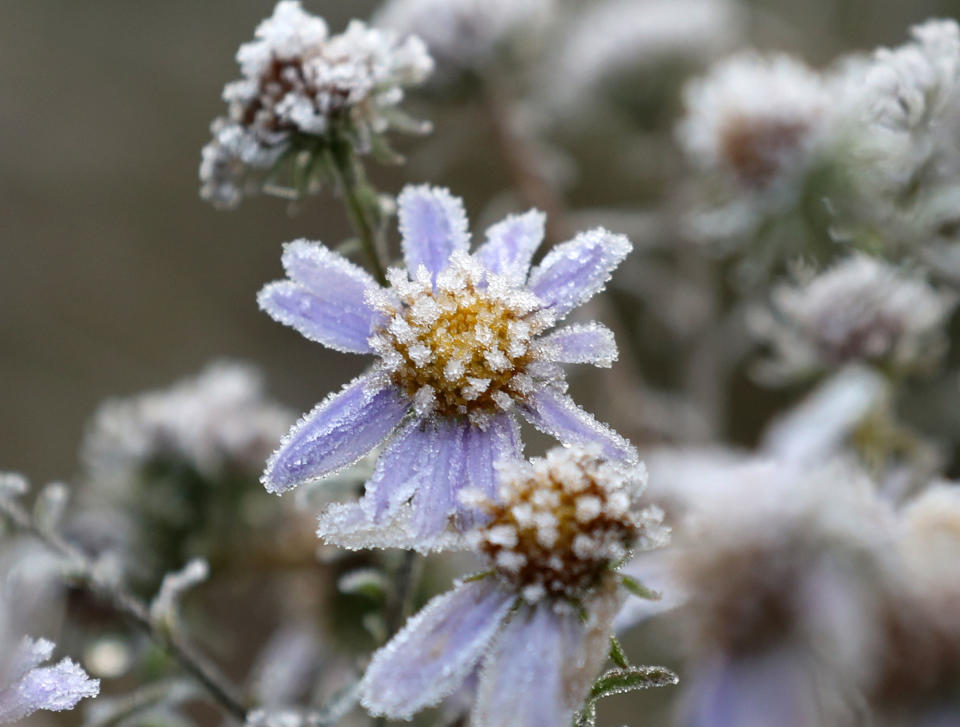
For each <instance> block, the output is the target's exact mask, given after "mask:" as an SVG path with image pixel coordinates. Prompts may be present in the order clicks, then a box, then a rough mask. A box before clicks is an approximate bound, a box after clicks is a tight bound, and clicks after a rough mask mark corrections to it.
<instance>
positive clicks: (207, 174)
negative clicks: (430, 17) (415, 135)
mask: <svg viewBox="0 0 960 727" xmlns="http://www.w3.org/2000/svg"><path fill="white" fill-rule="evenodd" d="M255 35H256V39H255V40H254V41H252V42H249V43H245V44H244V45H242V46H241V47H240V50H239V51H238V52H237V61H238V63H239V64H240V70H241V72H242V73H243V79H242V80H239V81H234V82H232V83H228V84H227V85H226V87H225V88H224V91H223V98H224V100H225V101H226V102H227V104H228V107H229V112H228V115H227V117H225V118H220V119H217V120H216V121H214V123H213V126H212V132H213V141H211V142H210V144H208V145H207V146H206V147H205V148H204V150H203V160H202V163H201V165H200V181H201V183H202V185H203V186H202V190H201V193H202V195H203V196H204V197H205V198H207V199H209V200H210V201H211V202H213V203H215V204H217V205H220V206H224V207H232V206H235V205H236V204H237V203H238V202H239V201H240V199H241V198H242V197H243V195H244V194H246V193H248V192H250V191H253V190H254V189H256V188H257V187H258V186H259V185H261V184H262V181H263V180H262V179H259V178H258V175H257V174H252V175H251V174H250V172H260V175H259V176H261V177H262V176H265V175H267V173H268V172H269V171H270V170H271V168H272V167H274V166H275V165H276V164H277V163H278V162H280V161H281V159H283V158H284V157H286V156H289V155H291V154H296V153H299V152H304V153H306V154H307V155H308V156H309V157H310V158H311V159H313V157H314V156H316V155H317V154H319V153H320V152H321V151H322V150H323V149H324V148H329V147H330V145H331V143H332V141H333V139H334V137H335V136H336V135H340V136H341V137H343V138H345V139H347V140H349V142H350V143H352V144H353V145H354V147H355V150H356V151H358V152H361V153H364V152H368V151H370V150H371V148H372V147H373V145H374V143H375V138H376V137H378V136H380V135H382V134H383V133H384V132H386V131H388V130H389V129H390V128H391V127H396V128H401V129H405V130H413V129H415V128H416V126H417V125H416V124H413V123H412V122H411V121H410V119H408V118H407V117H405V116H404V115H403V114H402V113H401V112H399V110H398V109H397V108H396V107H397V105H398V104H399V103H400V102H401V101H402V100H403V96H404V92H403V89H404V88H405V87H407V86H412V85H416V84H418V83H420V82H422V81H423V80H424V79H425V78H426V77H427V76H428V75H429V74H430V72H431V70H432V69H433V61H432V60H431V58H430V56H429V55H428V54H427V51H426V48H425V47H424V45H423V43H422V42H421V41H420V40H419V39H418V38H416V37H407V38H405V39H403V40H401V39H400V38H399V37H398V36H396V35H395V34H393V33H391V32H387V31H382V30H377V29H373V28H368V27H367V26H366V25H365V24H364V23H363V22H361V21H358V20H354V21H351V23H350V24H349V25H348V26H347V29H346V30H345V31H344V32H343V33H341V34H340V35H333V36H331V35H329V34H328V32H327V24H326V23H325V22H324V21H323V19H322V18H319V17H316V16H313V15H310V14H309V13H307V12H305V11H304V10H303V9H302V8H301V6H300V3H299V2H297V1H296V0H282V1H281V2H279V3H278V4H277V6H276V8H275V9H274V13H273V15H272V16H271V17H270V18H267V19H266V20H264V21H263V22H262V23H260V25H259V26H258V27H257V30H256V34H255Z"/></svg>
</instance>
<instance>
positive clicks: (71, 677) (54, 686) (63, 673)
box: [0, 637, 100, 724]
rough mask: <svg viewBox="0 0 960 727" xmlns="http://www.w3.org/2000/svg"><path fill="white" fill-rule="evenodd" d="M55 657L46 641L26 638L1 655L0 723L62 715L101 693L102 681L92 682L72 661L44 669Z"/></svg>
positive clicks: (93, 680) (61, 662)
mask: <svg viewBox="0 0 960 727" xmlns="http://www.w3.org/2000/svg"><path fill="white" fill-rule="evenodd" d="M52 656H53V644H52V643H51V642H49V641H47V640H46V639H36V640H34V639H31V638H28V637H25V638H24V639H23V640H22V641H21V642H20V644H19V645H18V646H16V647H14V648H13V650H12V651H5V653H4V654H3V655H0V724H8V723H12V722H18V721H19V720H21V719H24V718H26V717H28V716H29V715H31V714H33V713H34V712H37V711H39V710H49V711H51V712H62V711H64V710H67V709H73V708H74V707H75V706H76V705H77V703H78V702H80V700H82V699H88V698H90V697H96V696H97V694H99V693H100V680H99V679H91V678H90V677H89V676H87V673H86V672H85V671H84V670H83V669H82V668H81V667H80V666H79V665H77V664H75V663H74V662H73V661H71V660H70V659H63V660H61V661H60V662H59V663H57V664H54V665H52V666H43V663H44V662H46V661H49V660H50V658H51V657H52Z"/></svg>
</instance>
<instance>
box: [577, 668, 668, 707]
mask: <svg viewBox="0 0 960 727" xmlns="http://www.w3.org/2000/svg"><path fill="white" fill-rule="evenodd" d="M679 681H680V679H679V677H677V675H676V674H674V673H673V672H672V671H670V670H669V669H667V668H666V667H663V666H631V667H628V668H626V669H611V670H610V671H608V672H607V673H605V674H604V675H603V676H601V677H600V678H599V679H597V681H595V682H594V683H593V689H591V690H590V699H591V700H593V701H596V700H598V699H603V698H604V697H609V696H610V695H612V694H623V693H624V692H632V691H635V690H637V689H650V688H651V687H666V686H670V685H672V684H676V683H677V682H679Z"/></svg>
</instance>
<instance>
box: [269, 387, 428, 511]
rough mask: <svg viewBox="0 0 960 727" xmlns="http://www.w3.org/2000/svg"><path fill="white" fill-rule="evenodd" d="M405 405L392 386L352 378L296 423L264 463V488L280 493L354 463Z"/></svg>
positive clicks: (403, 411)
mask: <svg viewBox="0 0 960 727" xmlns="http://www.w3.org/2000/svg"><path fill="white" fill-rule="evenodd" d="M409 408H410V401H409V399H408V398H407V397H406V396H404V395H403V394H402V393H401V392H399V391H398V390H397V389H395V388H394V387H392V386H388V387H386V388H380V389H377V388H376V386H375V384H374V383H373V380H372V377H370V376H360V377H358V378H356V379H354V380H353V381H351V382H350V383H349V384H347V385H346V386H344V387H343V388H342V389H341V390H340V391H338V392H337V393H336V394H331V395H330V396H328V397H327V398H326V399H325V400H324V401H323V402H321V403H320V404H318V405H317V406H316V407H315V408H314V409H313V411H311V412H310V413H309V414H307V415H305V416H304V417H303V418H302V419H300V421H299V422H297V423H296V424H295V425H294V427H293V429H291V430H290V433H289V434H288V435H287V436H286V438H285V439H284V441H283V442H282V443H281V445H280V448H279V449H278V450H277V451H276V452H274V453H273V456H271V457H270V460H269V461H268V462H267V469H266V472H264V474H263V477H262V478H261V480H262V482H263V484H264V486H265V487H266V488H267V490H268V491H269V492H283V491H285V490H289V489H290V488H292V487H294V486H296V485H298V484H300V483H302V482H306V481H308V480H313V479H317V478H320V477H324V476H326V475H329V474H331V473H333V472H335V471H337V470H338V469H340V468H342V467H346V466H348V465H350V464H353V463H354V462H356V461H357V460H358V459H360V457H362V456H363V455H365V454H366V453H367V452H369V451H370V450H371V449H373V448H374V447H375V446H376V445H378V444H379V443H380V442H382V441H383V440H384V439H386V437H387V435H388V434H390V432H391V431H392V430H393V428H394V427H395V426H396V425H397V424H398V423H399V422H400V420H401V419H402V418H403V416H404V414H406V413H407V410H408V409H409Z"/></svg>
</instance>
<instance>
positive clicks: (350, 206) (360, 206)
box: [331, 139, 387, 285]
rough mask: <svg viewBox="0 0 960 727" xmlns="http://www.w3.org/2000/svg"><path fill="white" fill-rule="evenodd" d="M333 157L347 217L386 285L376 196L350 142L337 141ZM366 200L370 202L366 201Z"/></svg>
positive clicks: (368, 261)
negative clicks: (375, 216) (374, 212)
mask: <svg viewBox="0 0 960 727" xmlns="http://www.w3.org/2000/svg"><path fill="white" fill-rule="evenodd" d="M331 155H332V157H333V168H334V171H335V172H336V175H337V181H338V182H339V186H340V193H341V194H342V195H343V202H344V204H345V205H346V208H347V216H348V217H349V218H350V224H351V225H352V226H353V229H354V232H356V233H357V237H358V238H360V245H361V246H362V248H363V252H364V255H365V256H366V258H367V264H368V265H369V266H370V272H371V273H373V276H374V277H375V278H376V279H377V282H378V283H380V284H381V285H386V284H387V276H386V272H385V266H384V264H383V260H382V259H381V255H380V246H379V244H378V242H377V232H376V229H377V223H376V221H375V219H373V216H372V215H371V206H370V200H375V193H374V191H373V190H372V189H371V188H370V186H369V184H368V183H367V182H366V180H365V179H364V174H363V169H362V168H361V166H360V165H359V163H358V162H357V159H356V155H355V154H354V151H353V147H352V146H351V144H350V142H349V141H347V140H340V139H338V140H335V141H334V143H333V145H332V149H331ZM364 197H368V198H369V199H367V200H364Z"/></svg>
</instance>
